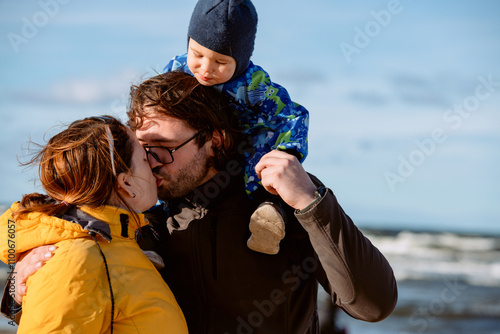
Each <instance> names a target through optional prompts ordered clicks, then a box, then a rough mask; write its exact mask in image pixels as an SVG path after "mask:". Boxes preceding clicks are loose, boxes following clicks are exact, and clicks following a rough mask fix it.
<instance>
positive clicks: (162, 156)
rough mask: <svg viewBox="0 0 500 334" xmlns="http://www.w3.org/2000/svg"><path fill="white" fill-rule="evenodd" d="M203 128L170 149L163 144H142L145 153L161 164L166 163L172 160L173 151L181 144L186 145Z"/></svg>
mask: <svg viewBox="0 0 500 334" xmlns="http://www.w3.org/2000/svg"><path fill="white" fill-rule="evenodd" d="M204 131H205V130H201V131H198V132H197V133H196V134H195V135H194V136H192V137H191V138H189V139H188V140H186V141H185V142H184V143H182V144H180V145H179V146H177V147H174V148H172V149H170V148H166V147H164V146H147V145H145V146H143V147H144V150H145V151H146V154H147V155H148V158H149V156H150V155H151V156H152V157H153V158H155V160H156V161H158V162H159V163H161V164H162V165H168V164H171V163H172V162H174V156H173V153H174V152H175V151H177V150H178V149H180V148H181V147H182V146H184V145H186V144H187V143H189V142H190V141H191V140H193V139H195V138H196V137H198V136H199V135H200V133H202V132H204Z"/></svg>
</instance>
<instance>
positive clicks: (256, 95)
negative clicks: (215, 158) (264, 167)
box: [219, 62, 309, 193]
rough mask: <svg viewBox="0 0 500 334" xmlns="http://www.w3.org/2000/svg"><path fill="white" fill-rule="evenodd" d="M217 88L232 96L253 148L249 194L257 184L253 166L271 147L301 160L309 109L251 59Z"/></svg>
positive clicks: (248, 164)
mask: <svg viewBox="0 0 500 334" xmlns="http://www.w3.org/2000/svg"><path fill="white" fill-rule="evenodd" d="M219 86H221V85H219ZM220 89H221V90H222V91H223V92H224V93H226V94H227V95H229V96H230V97H231V100H232V102H233V107H234V109H236V110H237V115H238V119H239V121H240V124H241V126H242V127H243V128H244V133H245V134H248V138H249V142H250V144H251V146H252V148H253V152H252V153H253V154H251V153H249V154H248V156H247V157H246V160H247V166H246V179H247V192H250V193H251V192H252V191H253V190H255V188H256V187H257V186H258V179H257V177H256V175H255V172H254V168H255V165H256V164H257V163H258V161H259V160H260V158H261V157H262V156H263V155H264V154H266V153H268V152H270V151H271V150H275V149H278V150H287V151H289V152H290V153H295V155H296V156H297V157H298V158H299V160H300V161H301V162H303V161H304V159H305V158H306V156H307V145H308V140H307V134H308V128H309V112H308V111H307V109H306V108H304V107H303V106H301V105H300V104H298V103H295V102H293V101H292V99H291V98H290V95H289V94H288V92H287V90H286V89H285V88H284V87H282V86H280V85H279V84H276V83H273V82H272V81H271V78H270V77H269V74H268V73H267V72H266V71H264V70H263V69H262V68H261V67H260V66H257V65H254V64H253V63H252V62H250V65H249V67H248V68H247V70H246V71H245V73H243V74H242V75H241V76H240V77H238V78H237V79H236V80H233V81H231V82H228V83H225V84H224V85H222V87H220ZM252 184H253V186H252Z"/></svg>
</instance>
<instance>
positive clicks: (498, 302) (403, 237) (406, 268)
mask: <svg viewBox="0 0 500 334" xmlns="http://www.w3.org/2000/svg"><path fill="white" fill-rule="evenodd" d="M5 209H6V207H2V206H0V212H3V211H4V210H5ZM360 229H361V230H362V232H363V233H364V235H365V236H366V237H367V238H368V239H370V241H371V242H372V243H373V244H374V245H375V246H376V247H377V248H378V249H379V250H380V251H381V252H382V253H383V254H384V255H385V257H386V258H387V260H388V261H389V263H390V264H391V266H392V268H393V270H394V274H395V276H396V280H397V284H398V293H399V298H398V303H397V305H396V308H395V310H394V312H393V313H392V314H391V315H390V316H389V317H388V318H386V319H385V320H383V321H380V322H377V323H367V322H364V321H360V320H356V319H353V318H351V317H350V316H349V315H347V314H346V313H344V312H342V311H339V312H337V313H336V315H335V321H336V324H337V326H338V327H340V328H343V329H344V330H345V333H347V334H358V333H367V334H382V333H384V334H388V333H394V334H409V333H436V334H437V333H439V334H471V333H473V334H500V235H491V234H465V233H452V232H439V231H423V230H410V229H405V230H396V229H374V228H369V229H363V228H362V227H361V228H360ZM6 278H7V267H6V266H5V265H3V264H2V266H1V267H0V279H1V281H2V282H5V280H6ZM326 298H328V295H326V293H325V292H324V291H320V292H319V304H320V305H323V304H324V300H325V299H326ZM320 316H321V312H320ZM15 332H16V327H14V326H11V325H9V324H8V319H6V318H2V319H1V321H0V333H1V334H3V333H15ZM322 334H323V333H322Z"/></svg>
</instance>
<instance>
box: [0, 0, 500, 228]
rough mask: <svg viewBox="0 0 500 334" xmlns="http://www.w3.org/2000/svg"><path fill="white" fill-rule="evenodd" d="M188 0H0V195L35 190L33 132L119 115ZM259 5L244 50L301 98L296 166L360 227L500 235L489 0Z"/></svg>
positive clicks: (495, 25) (168, 50) (186, 12)
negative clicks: (303, 123)
mask: <svg viewBox="0 0 500 334" xmlns="http://www.w3.org/2000/svg"><path fill="white" fill-rule="evenodd" d="M194 4H195V1H194V0H189V1H188V0H185V1H175V2H174V1H143V2H138V1H105V2H104V1H78V0H41V1H22V2H21V1H6V0H0V55H1V59H2V62H1V63H0V78H1V79H0V115H1V121H0V138H1V139H2V140H1V141H0V150H1V151H0V152H1V156H2V164H1V165H0V203H9V202H12V201H14V200H17V199H19V198H20V197H21V195H22V194H24V193H29V192H32V191H34V190H37V191H40V189H39V188H37V187H36V184H34V183H33V180H34V178H35V175H36V170H35V169H31V170H24V169H23V168H21V167H19V166H18V163H17V160H16V157H19V158H21V159H23V157H24V160H26V154H25V153H26V150H25V148H26V145H27V143H28V141H29V139H30V138H31V139H33V140H34V141H35V142H43V137H44V134H46V133H47V134H46V135H45V136H49V135H50V134H53V133H54V132H55V131H58V128H53V127H54V126H55V125H59V124H68V123H69V122H71V121H73V120H75V119H77V118H82V117H86V116H89V115H98V114H113V115H115V116H118V117H120V118H121V119H122V120H125V105H126V102H127V94H128V89H129V86H130V84H132V83H139V82H141V80H143V79H145V78H147V77H149V76H151V75H154V73H155V71H160V70H161V69H162V67H163V66H164V65H165V64H166V63H167V62H168V60H169V59H170V58H171V57H172V56H174V55H176V54H180V53H183V52H184V51H185V49H186V31H187V25H188V22H189V18H190V13H191V10H192V8H193V7H194ZM254 4H255V6H256V8H257V11H258V13H259V26H258V32H257V40H256V46H255V51H254V56H253V61H254V62H255V63H257V64H259V65H261V66H262V67H264V68H265V69H266V70H267V71H268V72H269V73H270V74H271V78H272V79H273V80H274V81H275V82H277V83H279V84H281V85H283V86H285V87H286V88H287V89H288V91H289V93H290V95H291V96H292V98H293V99H294V100H295V101H296V102H299V103H301V104H303V105H304V106H305V107H306V108H307V109H308V110H309V112H310V117H311V122H310V137H309V138H310V154H309V157H308V158H307V160H306V162H305V164H304V165H305V167H306V168H307V170H309V171H310V172H312V173H314V174H316V175H317V176H319V177H320V178H321V179H322V180H323V181H324V182H325V183H326V184H327V185H328V186H329V187H330V188H332V189H333V191H334V193H335V194H336V195H337V197H338V199H339V201H340V203H341V204H342V206H343V207H344V209H345V210H346V211H347V212H348V213H349V214H350V216H351V217H352V218H353V219H354V221H355V222H357V223H358V225H360V226H370V227H395V228H435V229H440V230H462V231H469V232H474V231H477V232H496V233H500V205H498V203H499V202H500V175H499V171H500V154H499V153H500V152H499V147H500V114H499V105H500V63H499V61H498V59H500V20H498V17H500V3H499V2H498V1H493V0H491V1H478V2H472V1H460V2H457V1H439V2H436V1H423V0H421V1H417V0H413V1H410V0H401V1H393V0H391V1H368V0H364V1H356V2H355V3H354V2H353V3H351V2H347V1H333V0H321V1H320V0H310V1H307V2H304V1H297V0H290V1H286V2H284V1H264V0H255V1H254ZM346 50H347V51H346ZM47 131H48V132H47Z"/></svg>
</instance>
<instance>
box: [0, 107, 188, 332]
mask: <svg viewBox="0 0 500 334" xmlns="http://www.w3.org/2000/svg"><path fill="white" fill-rule="evenodd" d="M34 163H38V165H39V177H40V181H41V183H42V186H43V188H44V189H45V191H46V193H47V195H41V194H37V193H33V194H29V195H25V196H24V197H23V199H22V200H21V202H16V203H14V204H13V205H12V207H11V208H10V209H9V210H8V211H7V212H5V213H4V214H3V215H2V216H1V217H0V225H1V226H2V228H3V230H2V233H1V239H0V241H1V242H0V256H1V260H2V261H3V262H5V263H12V262H13V261H14V260H15V257H17V255H18V254H20V253H23V252H25V251H27V250H30V249H32V248H35V247H37V246H41V245H46V244H54V245H55V246H56V247H57V249H56V251H55V252H54V256H53V257H52V259H51V260H50V261H48V262H47V263H46V264H45V265H44V266H43V267H42V268H41V269H40V270H38V271H37V272H36V274H34V275H33V276H32V277H30V278H29V280H28V282H27V285H28V290H27V294H26V296H25V297H24V298H23V301H22V308H23V314H22V318H21V322H20V324H19V329H18V332H17V333H35V332H36V333H52V332H58V333H59V332H64V333H113V331H114V332H116V333H160V332H162V333H187V326H186V322H185V319H184V316H183V314H182V312H181V310H180V308H179V306H178V304H177V302H176V300H175V298H174V296H173V294H172V292H171V291H170V289H169V288H168V286H167V285H166V284H165V282H164V281H163V279H162V278H161V276H160V274H159V273H158V272H157V271H156V269H155V267H154V266H153V264H152V263H151V262H150V261H149V260H148V258H147V257H146V256H145V255H144V254H143V253H142V251H141V249H140V248H139V246H138V245H137V243H136V241H135V232H136V230H138V229H139V228H140V227H141V226H144V225H146V224H147V221H146V220H145V219H144V216H143V215H142V214H141V213H140V212H143V211H145V210H147V209H148V208H150V207H151V206H153V205H154V204H155V202H156V200H157V195H156V179H155V177H154V176H153V174H152V172H151V169H150V167H149V164H148V159H147V156H146V152H145V150H144V149H143V148H142V146H141V145H140V144H139V141H138V140H137V138H136V137H135V135H134V133H133V132H132V131H131V130H130V129H128V128H127V127H125V126H124V125H123V124H121V123H120V122H119V121H118V120H116V119H115V118H112V117H109V116H103V117H91V118H86V119H84V120H79V121H76V122H73V123H72V124H71V125H70V126H69V127H68V128H67V129H66V130H64V131H62V132H61V133H59V134H57V135H55V136H54V137H53V138H51V139H50V140H49V142H48V144H47V145H46V146H45V147H43V148H42V149H41V150H40V152H39V153H38V154H37V155H36V156H35V157H34V158H33V159H32V160H31V161H30V162H29V163H28V164H34Z"/></svg>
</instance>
